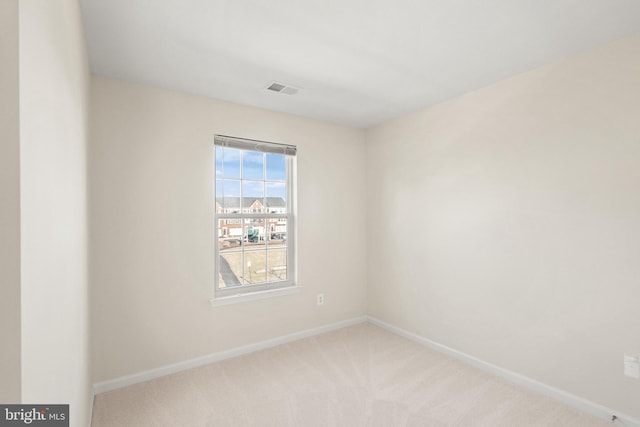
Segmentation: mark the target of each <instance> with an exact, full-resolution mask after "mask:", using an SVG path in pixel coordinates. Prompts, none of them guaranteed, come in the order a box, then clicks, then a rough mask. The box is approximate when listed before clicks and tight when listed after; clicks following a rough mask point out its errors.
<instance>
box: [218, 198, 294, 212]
mask: <svg viewBox="0 0 640 427" xmlns="http://www.w3.org/2000/svg"><path fill="white" fill-rule="evenodd" d="M240 199H241V198H240V197H218V198H216V203H217V204H219V205H220V206H222V207H223V208H231V209H233V208H238V209H240ZM256 201H257V202H259V203H260V204H262V206H265V207H267V208H286V207H287V202H286V201H285V200H284V199H283V198H282V197H242V206H243V207H245V208H248V207H251V205H253V204H254V203H255V202H256Z"/></svg>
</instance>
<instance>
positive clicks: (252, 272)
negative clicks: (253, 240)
mask: <svg viewBox="0 0 640 427" xmlns="http://www.w3.org/2000/svg"><path fill="white" fill-rule="evenodd" d="M244 260H245V262H244V264H245V265H244V283H245V284H247V285H254V284H257V283H264V282H266V281H267V251H264V250H260V251H246V252H245V253H244Z"/></svg>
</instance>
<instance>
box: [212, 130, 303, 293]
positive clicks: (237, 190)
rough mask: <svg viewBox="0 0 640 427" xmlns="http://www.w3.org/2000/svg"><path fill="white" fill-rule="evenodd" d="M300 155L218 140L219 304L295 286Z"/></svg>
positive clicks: (264, 145)
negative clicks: (295, 186) (295, 175)
mask: <svg viewBox="0 0 640 427" xmlns="http://www.w3.org/2000/svg"><path fill="white" fill-rule="evenodd" d="M295 155H296V147H295V146H291V145H283V144H274V143H270V142H263V141H253V140H248V139H240V138H233V137H228V136H221V135H216V137H215V153H214V158H215V165H216V178H215V179H216V186H215V214H214V216H215V224H216V245H215V246H216V250H215V255H216V267H217V269H216V271H217V274H216V283H215V295H216V298H223V297H228V296H235V295H242V294H249V293H253V292H261V291H267V290H273V289H279V288H285V287H292V286H294V285H295V282H294V279H295V271H294V267H295V260H294V253H295V252H294V247H293V245H294V243H295V239H294V231H295V226H294V221H295V218H294V215H293V214H294V212H293V211H294V209H293V206H294V200H293V196H294V191H293V182H294V179H293V172H294V160H295Z"/></svg>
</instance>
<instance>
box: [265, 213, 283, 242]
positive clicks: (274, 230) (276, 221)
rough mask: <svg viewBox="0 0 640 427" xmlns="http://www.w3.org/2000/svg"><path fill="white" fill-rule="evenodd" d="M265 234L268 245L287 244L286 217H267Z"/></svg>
mask: <svg viewBox="0 0 640 427" xmlns="http://www.w3.org/2000/svg"><path fill="white" fill-rule="evenodd" d="M267 231H268V232H267V235H268V237H269V239H268V241H269V247H270V248H271V247H283V246H286V244H287V219H286V218H268V219H267Z"/></svg>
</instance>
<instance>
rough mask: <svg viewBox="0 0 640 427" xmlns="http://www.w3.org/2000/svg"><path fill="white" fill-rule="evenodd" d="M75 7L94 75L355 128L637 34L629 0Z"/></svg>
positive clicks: (184, 1) (639, 5)
mask: <svg viewBox="0 0 640 427" xmlns="http://www.w3.org/2000/svg"><path fill="white" fill-rule="evenodd" d="M81 4H82V10H83V18H84V22H85V30H86V34H87V42H88V46H89V57H90V62H91V68H92V70H93V72H95V73H97V74H101V75H105V76H111V77H116V78H121V79H126V80H132V81H136V82H141V83H147V84H151V85H156V86H161V87H166V88H171V89H177V90H182V91H186V92H190V93H196V94H202V95H206V96H210V97H213V98H217V99H221V100H226V101H232V102H237V103H241V104H246V105H252V106H257V107H262V108H266V109H270V110H275V111H283V112H288V113H293V114H297V115H301V116H306V117H313V118H316V119H321V120H327V121H332V122H337V123H343V124H348V125H353V126H358V127H368V126H372V125H374V124H377V123H380V122H382V121H384V120H387V119H390V118H394V117H398V116H401V115H403V114H406V113H409V112H412V111H414V110H417V109H419V108H421V107H426V106H431V105H434V104H437V103H439V102H442V101H444V100H446V99H450V98H452V97H455V96H457V95H460V94H462V93H465V92H469V91H472V90H474V89H478V88H480V87H483V86H486V85H488V84H491V83H493V82H496V81H498V80H502V79H505V78H508V77H510V76H513V75H515V74H518V73H521V72H523V71H527V70H530V69H533V68H535V67H539V66H541V65H544V64H547V63H551V62H554V61H557V60H560V59H562V58H564V57H567V56H568V55H571V54H574V53H578V52H581V51H584V50H587V49H590V48H592V47H595V46H598V45H602V44H604V43H607V42H609V41H613V40H615V39H618V38H620V37H623V36H625V35H628V34H632V33H635V32H640V0H484V1H472V0H466V1H463V0H395V1H391V0H270V1H265V0H81ZM272 81H278V82H283V83H285V84H289V85H293V86H296V87H298V88H301V90H300V92H299V93H298V94H297V95H292V96H290V95H285V94H281V93H275V92H270V91H267V90H265V88H266V87H267V86H268V85H269V83H271V82H272Z"/></svg>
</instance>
